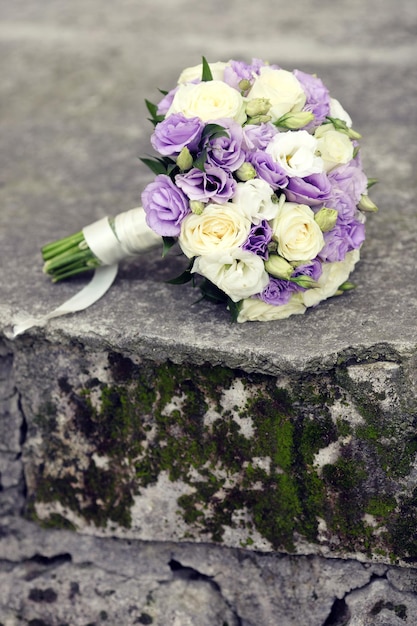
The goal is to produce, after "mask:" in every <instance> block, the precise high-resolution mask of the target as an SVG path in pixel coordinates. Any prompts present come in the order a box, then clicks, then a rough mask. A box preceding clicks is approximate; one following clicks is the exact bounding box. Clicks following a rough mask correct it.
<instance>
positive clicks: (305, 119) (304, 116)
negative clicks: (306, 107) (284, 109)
mask: <svg viewBox="0 0 417 626" xmlns="http://www.w3.org/2000/svg"><path fill="white" fill-rule="evenodd" d="M313 120H314V113H311V112H310V111H299V112H298V113H286V114H285V115H283V116H282V117H280V118H279V120H277V121H276V122H275V126H279V127H280V128H288V130H298V129H299V128H304V126H307V124H310V122H312V121H313Z"/></svg>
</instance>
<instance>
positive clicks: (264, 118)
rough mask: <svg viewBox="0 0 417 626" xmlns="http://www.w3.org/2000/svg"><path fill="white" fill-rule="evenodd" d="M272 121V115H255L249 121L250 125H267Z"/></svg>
mask: <svg viewBox="0 0 417 626" xmlns="http://www.w3.org/2000/svg"><path fill="white" fill-rule="evenodd" d="M271 120H272V117H271V116H270V115H255V117H250V118H249V119H248V124H266V123H267V122H270V121H271Z"/></svg>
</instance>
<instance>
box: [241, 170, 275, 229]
mask: <svg viewBox="0 0 417 626" xmlns="http://www.w3.org/2000/svg"><path fill="white" fill-rule="evenodd" d="M273 198H276V196H275V195H274V190H273V189H272V187H271V186H270V185H268V183H267V182H266V181H265V180H262V179H261V178H253V179H251V180H248V181H246V182H245V183H238V184H237V185H236V192H235V195H234V196H233V200H232V202H233V203H234V204H237V205H239V207H240V210H241V211H242V213H244V214H245V215H246V216H247V217H248V218H249V219H250V220H251V222H252V224H259V222H261V221H262V220H272V219H273V218H274V217H275V215H276V213H277V203H276V202H274V201H273Z"/></svg>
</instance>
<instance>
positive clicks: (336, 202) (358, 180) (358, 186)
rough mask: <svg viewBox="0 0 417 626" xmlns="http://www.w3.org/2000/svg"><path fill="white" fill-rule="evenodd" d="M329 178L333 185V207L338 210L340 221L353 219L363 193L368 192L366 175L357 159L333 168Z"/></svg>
mask: <svg viewBox="0 0 417 626" xmlns="http://www.w3.org/2000/svg"><path fill="white" fill-rule="evenodd" d="M328 178H329V182H330V185H331V187H332V195H331V208H334V209H336V210H337V211H338V213H339V218H340V221H343V222H350V221H352V219H353V218H354V216H355V214H356V207H357V205H358V203H359V201H360V199H361V195H362V194H364V193H366V188H367V185H368V180H367V177H366V175H365V174H364V173H363V171H362V169H361V168H360V167H359V166H358V165H357V163H356V162H355V161H350V162H349V163H347V164H346V165H340V166H339V167H335V168H334V169H333V170H331V171H330V172H329V173H328Z"/></svg>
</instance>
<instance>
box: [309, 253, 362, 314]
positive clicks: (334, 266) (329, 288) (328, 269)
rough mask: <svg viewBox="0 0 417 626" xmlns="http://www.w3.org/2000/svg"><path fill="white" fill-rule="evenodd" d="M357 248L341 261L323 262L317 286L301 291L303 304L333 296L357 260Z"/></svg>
mask: <svg viewBox="0 0 417 626" xmlns="http://www.w3.org/2000/svg"><path fill="white" fill-rule="evenodd" d="M359 258H360V252H359V250H352V251H351V252H348V253H347V255H346V256H345V258H344V259H343V261H335V262H334V263H323V265H322V268H323V272H322V275H321V276H320V278H319V279H318V281H317V282H318V284H319V286H318V287H315V288H314V289H307V290H306V291H303V292H302V294H301V295H302V298H303V302H304V304H305V306H307V307H310V306H315V305H316V304H318V303H319V302H321V301H322V300H326V299H327V298H330V297H331V296H334V294H335V293H336V291H337V290H338V289H339V287H340V285H341V284H342V283H344V282H345V281H346V280H347V279H348V277H349V275H350V274H351V272H353V269H354V267H355V265H356V263H357V262H358V261H359Z"/></svg>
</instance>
